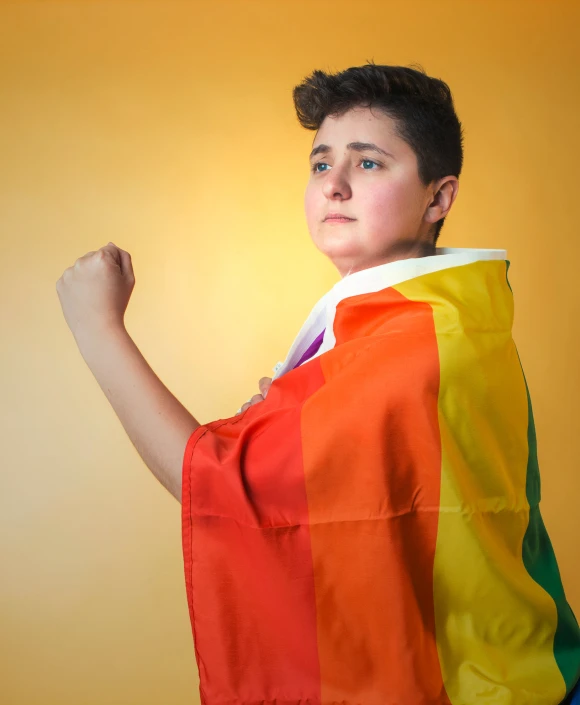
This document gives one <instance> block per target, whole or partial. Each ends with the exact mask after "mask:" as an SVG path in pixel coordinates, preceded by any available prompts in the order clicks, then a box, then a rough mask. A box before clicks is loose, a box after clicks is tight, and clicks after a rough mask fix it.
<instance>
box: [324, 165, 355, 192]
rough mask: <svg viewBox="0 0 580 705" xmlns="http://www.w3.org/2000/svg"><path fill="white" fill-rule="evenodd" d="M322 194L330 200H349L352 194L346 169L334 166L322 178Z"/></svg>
mask: <svg viewBox="0 0 580 705" xmlns="http://www.w3.org/2000/svg"><path fill="white" fill-rule="evenodd" d="M322 192H323V193H324V195H325V196H326V198H329V199H331V200H334V199H339V200H344V199H346V198H350V197H351V195H352V192H351V189H350V183H349V180H348V175H347V172H346V169H345V168H342V167H340V166H339V165H338V164H335V165H334V166H333V167H332V169H330V170H329V171H328V174H327V175H326V176H325V178H324V183H323V185H322Z"/></svg>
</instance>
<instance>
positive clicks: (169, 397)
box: [75, 327, 200, 502]
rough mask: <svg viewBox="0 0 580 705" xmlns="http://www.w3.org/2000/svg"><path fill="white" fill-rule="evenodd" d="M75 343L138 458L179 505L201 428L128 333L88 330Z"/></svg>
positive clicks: (122, 330) (117, 330)
mask: <svg viewBox="0 0 580 705" xmlns="http://www.w3.org/2000/svg"><path fill="white" fill-rule="evenodd" d="M75 339H76V341H77V345H78V346H79V350H80V352H81V354H82V356H83V358H84V360H85V362H86V363H87V365H88V366H89V368H90V370H91V372H92V373H93V375H94V376H95V379H96V380H97V382H98V383H99V385H100V387H101V389H102V390H103V392H104V393H105V395H106V397H107V399H108V400H109V402H110V403H111V406H112V407H113V409H114V410H115V413H116V414H117V416H118V417H119V420H120V421H121V423H122V425H123V428H124V429H125V431H126V432H127V434H128V436H129V438H130V439H131V442H132V443H133V445H134V446H135V448H136V449H137V452H138V453H139V455H140V456H141V457H142V458H143V461H144V462H145V464H146V465H147V467H148V468H149V469H150V470H151V472H152V473H153V474H154V475H155V477H156V478H157V479H158V480H159V482H160V483H161V484H162V485H163V486H164V487H165V488H166V489H167V490H169V492H171V494H172V495H173V496H174V497H175V498H176V499H177V501H178V502H181V472H182V463H183V456H184V452H185V446H186V444H187V441H188V439H189V437H190V436H191V434H192V433H193V431H194V430H195V429H196V428H198V426H199V425H200V424H199V423H198V421H196V419H195V418H194V417H193V416H192V415H191V414H190V413H189V411H187V409H186V408H185V407H184V406H183V405H182V404H181V403H180V402H179V401H178V400H177V399H176V398H175V397H174V396H173V394H171V392H170V391H169V390H168V389H167V387H166V386H165V385H164V384H163V383H162V382H161V380H160V379H159V378H158V377H157V375H156V374H155V372H153V370H152V369H151V367H150V366H149V364H148V363H147V361H146V360H145V358H144V357H143V355H142V354H141V352H140V351H139V348H138V347H137V346H136V345H135V343H134V341H133V339H132V338H131V336H130V335H129V333H127V331H126V329H125V328H124V327H110V328H107V329H105V330H101V331H98V332H97V331H88V330H87V331H83V332H81V333H78V334H77V335H76V336H75Z"/></svg>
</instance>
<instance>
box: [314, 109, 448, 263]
mask: <svg viewBox="0 0 580 705" xmlns="http://www.w3.org/2000/svg"><path fill="white" fill-rule="evenodd" d="M394 125H395V123H394V122H393V120H392V119H391V118H390V117H388V116H387V115H385V114H384V113H383V112H382V111H380V110H379V109H377V108H373V110H372V111H371V110H370V109H369V108H360V107H359V108H353V109H351V110H349V111H348V112H346V113H345V114H344V115H342V116H340V117H335V118H333V117H330V116H328V117H326V118H325V120H324V121H323V123H322V125H321V126H320V128H319V130H318V132H317V133H316V136H315V138H314V142H313V144H312V147H313V150H316V148H317V147H319V148H320V150H319V151H317V153H315V154H314V155H313V156H311V158H310V165H311V172H310V179H309V181H308V185H307V187H306V193H305V197H304V207H305V211H306V221H307V224H308V230H309V232H310V236H311V238H312V240H313V242H314V244H315V245H316V247H317V248H318V249H319V250H320V251H321V252H322V253H323V254H325V255H326V256H327V257H329V258H330V259H331V260H332V262H333V263H334V265H335V266H336V267H337V269H338V270H339V272H340V274H341V276H342V277H344V276H346V275H347V274H350V273H352V272H357V271H359V270H361V269H367V268H368V267H374V266H376V265H379V264H384V263H386V262H391V261H394V260H397V259H405V258H407V257H422V256H425V255H432V254H435V249H434V245H433V237H432V235H431V234H430V231H431V230H432V229H433V225H434V223H435V222H436V221H437V220H439V219H440V218H442V217H444V216H445V215H446V214H447V212H448V211H449V209H450V208H451V205H452V203H453V201H454V200H455V197H456V195H457V189H458V181H457V179H456V177H454V176H447V177H445V178H443V179H439V180H438V181H437V182H433V183H431V184H430V185H429V186H424V185H423V184H422V183H421V181H420V179H419V174H418V172H417V157H416V156H415V153H414V152H413V150H412V149H411V147H410V146H409V145H408V144H407V143H406V142H405V141H404V140H402V139H401V138H400V137H398V136H397V135H396V133H395V129H394ZM351 142H360V143H367V144H368V143H372V144H374V145H376V147H377V148H378V149H379V150H382V151H380V152H378V151H375V150H373V149H372V148H371V147H365V146H364V145H355V146H353V147H350V148H349V146H348V145H349V144H350V143H351ZM385 153H386V154H385ZM329 213H340V214H343V215H345V216H348V218H350V219H351V220H346V221H345V220H336V219H335V220H331V219H326V218H327V216H328V214H329Z"/></svg>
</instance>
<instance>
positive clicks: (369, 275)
mask: <svg viewBox="0 0 580 705" xmlns="http://www.w3.org/2000/svg"><path fill="white" fill-rule="evenodd" d="M508 267H509V260H507V259H506V252H505V250H476V249H470V248H438V250H437V254H436V255H433V256H431V257H421V258H413V259H407V260H400V261H397V262H390V263H387V264H384V265H379V266H377V267H372V268H370V269H367V270H362V271H360V272H355V273H354V274H351V275H349V276H348V277H345V278H344V279H342V280H341V281H339V282H338V283H337V284H336V285H335V287H333V288H332V289H331V290H330V291H329V292H328V293H327V294H326V295H325V296H324V297H323V298H322V299H321V300H320V301H319V302H318V303H317V305H316V306H315V307H314V309H313V310H312V313H311V314H310V316H309V317H308V319H307V321H306V323H305V324H304V326H303V328H302V330H301V331H300V333H299V335H298V336H297V338H296V340H295V341H294V343H293V345H292V347H291V349H290V352H289V354H288V357H287V358H286V360H285V361H284V363H279V365H278V366H277V371H276V375H275V377H274V380H273V383H272V386H271V388H270V391H269V393H268V396H267V397H266V399H265V400H264V401H263V402H260V403H259V404H255V405H253V406H251V407H250V408H248V409H247V410H246V411H245V412H243V413H242V414H239V415H237V416H233V417H231V418H226V419H219V420H216V421H213V422H211V423H207V424H204V425H202V426H200V427H199V428H197V429H196V430H195V431H194V433H193V434H192V435H191V437H190V438H189V441H188V443H187V447H186V449H185V454H184V458H183V487H182V530H183V533H182V536H183V557H184V567H185V584H186V592H187V600H188V606H189V614H190V618H191V625H192V629H193V638H194V645H195V655H196V661H197V666H198V669H199V677H200V696H201V702H202V703H203V705H258V704H259V705H265V704H271V705H338V704H340V705H427V704H429V705H435V704H437V705H439V704H441V705H443V704H451V705H472V704H473V703H477V704H478V705H479V704H480V703H493V704H494V705H508V704H509V705H520V704H521V705H523V704H527V703H530V704H533V705H544V704H545V705H555V704H557V703H561V702H562V701H563V700H564V698H565V697H566V696H570V694H571V692H572V689H573V687H574V686H575V684H576V683H577V682H578V680H579V678H580V628H579V626H578V622H577V621H576V619H575V617H574V614H573V613H572V610H571V609H570V606H569V604H568V602H567V601H566V597H565V594H564V590H563V587H562V583H561V580H560V574H559V571H558V567H557V563H556V559H555V556H554V552H553V550H552V545H551V543H550V540H549V538H548V535H547V533H546V529H545V527H544V523H543V521H542V517H541V514H540V508H539V503H540V478H539V470H538V456H537V446H536V433H535V428H534V419H533V414H532V406H531V402H530V394H529V391H528V387H527V383H526V379H525V376H524V373H523V369H522V366H521V363H520V359H519V355H518V352H517V349H516V345H515V343H514V340H513V337H512V322H513V313H514V305H513V295H512V290H511V287H510V285H509V283H508V277H507V274H508ZM322 330H324V335H323V340H322V344H320V346H319V347H318V349H317V351H316V353H315V354H314V356H312V357H310V358H309V359H306V360H305V361H304V362H303V363H302V364H299V365H298V366H295V365H296V363H297V362H298V361H300V360H301V358H303V357H304V353H305V352H306V351H307V350H308V349H309V348H311V347H312V344H313V341H315V340H316V339H317V337H319V335H320V332H321V331H322ZM318 343H320V341H318Z"/></svg>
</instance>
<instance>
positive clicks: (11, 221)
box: [0, 0, 580, 705]
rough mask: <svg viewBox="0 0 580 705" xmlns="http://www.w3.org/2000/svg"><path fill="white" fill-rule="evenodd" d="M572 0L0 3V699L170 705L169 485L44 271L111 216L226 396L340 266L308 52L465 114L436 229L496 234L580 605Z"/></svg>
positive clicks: (152, 323) (182, 650)
mask: <svg viewBox="0 0 580 705" xmlns="http://www.w3.org/2000/svg"><path fill="white" fill-rule="evenodd" d="M579 7H580V6H578V4H576V3H574V2H572V1H571V2H563V1H560V2H556V1H555V0H551V2H548V1H547V0H546V2H539V1H537V0H535V1H531V0H525V2H523V1H522V2H519V1H515V0H511V1H509V2H506V1H505V0H504V1H503V2H495V1H493V2H491V1H490V2H482V1H473V0H461V1H459V0H457V1H451V0H441V2H438V3H436V4H433V3H431V2H417V1H413V0H409V2H407V3H405V4H404V5H403V4H402V3H399V2H387V1H385V0H380V1H379V0H374V1H369V0H357V2H356V3H352V2H351V0H332V1H330V0H317V1H316V2H313V0H309V1H305V0H285V1H281V0H276V1H275V0H271V1H270V2H267V1H265V0H261V1H259V2H257V1H248V0H236V1H234V0H230V1H228V2H226V1H225V0H219V1H218V0H211V1H209V0H208V1H207V2H171V1H169V0H163V1H158V2H141V1H138V0H133V1H130V2H116V1H114V0H109V1H102V2H83V1H80V0H79V1H78V2H74V1H70V2H51V1H50V0H45V1H44V2H0V306H1V308H0V317H1V322H2V329H1V331H2V332H1V335H2V338H1V345H0V356H1V358H0V361H1V370H2V373H1V377H0V405H1V406H0V413H1V419H0V421H1V425H0V428H1V429H2V431H1V433H2V438H1V439H0V442H1V445H0V448H1V451H2V453H1V458H2V463H1V474H0V566H1V573H0V662H1V663H2V668H1V671H2V673H1V677H0V702H1V703H2V705H4V703H6V705H37V704H38V705H40V704H41V703H42V705H52V704H55V705H56V704H58V705H97V704H99V705H100V704H104V703H106V704H107V705H117V704H119V705H130V704H133V703H135V704H137V703H139V705H149V704H151V705H153V704H156V705H157V704H159V703H172V705H185V704H186V703H188V704H189V703H195V702H198V674H197V667H196V664H195V657H194V648H193V641H192V636H191V629H190V625H189V618H188V613H187V602H186V596H185V585H184V577H183V565H182V553H181V533H180V529H181V527H180V511H179V510H180V508H179V505H178V504H177V502H176V501H175V499H174V498H173V497H171V495H169V493H168V492H166V491H165V490H164V489H163V487H162V486H161V485H160V484H159V483H158V482H157V480H156V479H155V478H154V477H153V476H152V475H151V473H150V472H149V470H148V469H147V467H146V466H145V465H144V463H143V462H142V460H141V458H140V457H139V455H138V454H137V452H136V450H135V449H134V448H133V445H132V444H131V442H130V440H129V439H128V437H127V436H126V434H125V432H124V430H123V428H122V426H121V424H120V422H119V420H118V419H117V417H116V415H115V413H114V412H113V410H112V408H111V407H110V406H109V404H108V402H107V400H106V398H105V396H104V394H103V392H102V391H101V389H100V388H99V387H98V385H97V383H96V382H95V380H94V378H93V377H92V375H91V373H90V371H89V369H88V367H87V366H86V364H85V362H84V360H83V359H82V357H81V356H80V353H79V352H78V350H77V348H76V344H75V342H74V339H73V337H72V335H71V333H70V331H69V330H68V327H67V326H66V322H65V320H64V317H63V315H62V312H61V309H60V304H59V301H58V296H57V294H56V289H55V285H56V281H57V279H58V278H59V277H60V276H61V274H62V272H63V271H64V270H65V269H66V268H67V267H69V266H71V265H72V264H74V262H75V260H76V259H77V258H78V257H80V256H81V255H83V254H85V253H86V252H88V251H89V250H95V249H98V248H99V247H102V246H103V245H105V244H106V243H107V242H108V241H109V240H112V241H113V242H115V243H116V244H117V245H118V246H120V247H122V248H123V249H126V250H128V251H129V252H130V253H131V255H132V260H133V266H134V269H135V273H136V286H135V290H134V292H133V296H132V299H131V302H130V304H129V308H128V311H127V316H126V322H127V327H128V330H129V332H130V333H131V335H132V336H133V338H134V340H135V342H136V343H137V345H138V346H139V348H140V349H141V351H142V352H143V354H144V355H145V357H146V358H147V360H148V361H149V363H150V364H151V366H152V367H153V369H154V370H155V371H156V372H157V374H158V375H159V376H160V378H161V379H162V380H163V382H164V383H165V384H166V385H167V386H168V387H169V388H170V389H171V391H172V392H173V393H174V394H175V395H176V396H177V397H178V398H179V399H180V400H181V401H182V402H183V403H184V404H185V406H187V408H188V409H189V410H190V411H191V412H192V413H193V415H194V416H195V417H196V418H197V419H198V421H200V422H201V423H205V422H207V421H211V420H215V419H218V418H226V417H228V416H232V415H233V414H234V413H235V411H236V410H237V409H238V408H239V407H240V405H241V404H242V403H243V402H245V401H246V400H247V399H248V398H249V397H250V396H251V395H252V394H255V393H257V392H258V386H257V384H258V379H259V378H260V377H262V376H265V375H267V376H271V375H272V367H273V366H274V364H275V363H276V362H277V361H278V360H283V359H284V357H285V355H286V352H287V350H288V348H289V346H290V344H291V343H292V341H293V340H294V337H295V335H296V333H297V332H298V329H299V328H300V326H301V324H302V323H303V321H304V319H305V318H306V316H307V315H308V313H309V312H310V310H311V308H312V306H313V305H314V303H315V302H316V301H317V300H318V299H319V298H320V296H322V295H323V294H324V293H325V292H326V291H327V290H328V289H329V288H330V287H331V286H332V285H333V284H334V283H335V282H336V281H338V278H339V275H338V272H337V271H336V270H335V268H334V266H333V265H332V263H330V262H329V261H327V260H326V259H325V258H324V257H323V256H322V255H321V254H320V253H318V252H317V250H316V249H315V248H314V246H313V245H312V244H311V242H310V238H309V235H308V231H307V228H306V223H305V218H304V213H303V193H304V187H305V185H306V181H307V179H308V175H309V172H308V159H307V157H308V152H309V151H310V148H311V144H312V140H313V137H314V133H313V132H309V131H307V130H304V129H303V128H301V127H300V125H299V124H298V121H297V119H296V117H295V113H294V107H293V103H292V88H293V87H294V85H296V84H297V83H299V82H300V81H301V80H302V78H303V77H304V76H306V75H307V74H309V73H310V72H311V71H312V70H313V69H315V68H319V69H323V70H331V71H338V70H343V69H345V68H347V67H349V66H355V65H361V64H364V63H366V62H367V61H368V60H371V59H372V60H374V61H375V62H376V63H386V64H402V65H408V64H411V63H414V62H417V63H419V64H421V65H422V66H423V68H424V69H425V70H426V71H427V73H429V74H430V75H433V76H437V77H440V78H443V79H444V80H445V81H447V82H448V83H449V85H450V87H451V89H452V91H453V94H454V98H455V102H456V108H457V112H458V115H459V118H460V120H461V121H462V123H463V125H464V130H465V165H464V171H463V173H462V175H461V177H460V190H459V196H458V199H457V200H456V202H455V204H454V206H453V209H452V211H451V214H450V215H449V216H448V218H447V221H446V224H445V226H444V228H443V231H442V234H441V238H440V241H439V245H440V246H448V247H493V248H506V249H507V250H508V257H509V259H510V260H511V267H510V283H511V285H512V287H513V289H514V294H515V307H516V309H515V310H516V313H515V329H514V335H515V340H516V343H517V345H518V349H519V352H520V356H521V359H522V363H523V366H524V370H525V373H526V377H527V381H528V384H529V387H530V393H531V395H532V401H533V404H534V416H535V421H536V429H537V433H538V451H539V463H540V470H541V473H542V478H543V497H544V499H543V503H542V512H543V516H544V519H545V523H546V526H547V529H548V531H549V533H550V536H551V538H552V541H553V544H554V549H555V551H556V556H557V558H558V560H559V563H560V567H561V572H562V578H563V581H564V586H565V588H566V591H567V594H568V598H569V601H570V603H571V605H572V607H573V609H574V610H575V612H576V615H577V616H580V559H579V557H578V549H577V545H578V537H579V535H580V519H579V514H580V512H579V510H578V496H579V494H580V470H579V462H578V452H579V450H580V408H579V405H578V402H577V400H578V399H579V398H580V372H579V355H578V347H579V345H580V322H579V316H580V293H579V292H578V282H579V280H580V271H579V270H578V263H579V262H580V236H579V233H578V228H577V221H578V211H577V206H578V202H579V199H578V194H577V184H578V181H577V166H578V162H579V160H580V136H579V135H580V131H579V130H578V112H579V110H580V89H579V84H578V75H579V70H580V53H579V50H578V49H577V41H576V39H577V36H576V30H575V28H576V27H577V26H578V25H579V24H580V9H579Z"/></svg>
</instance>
